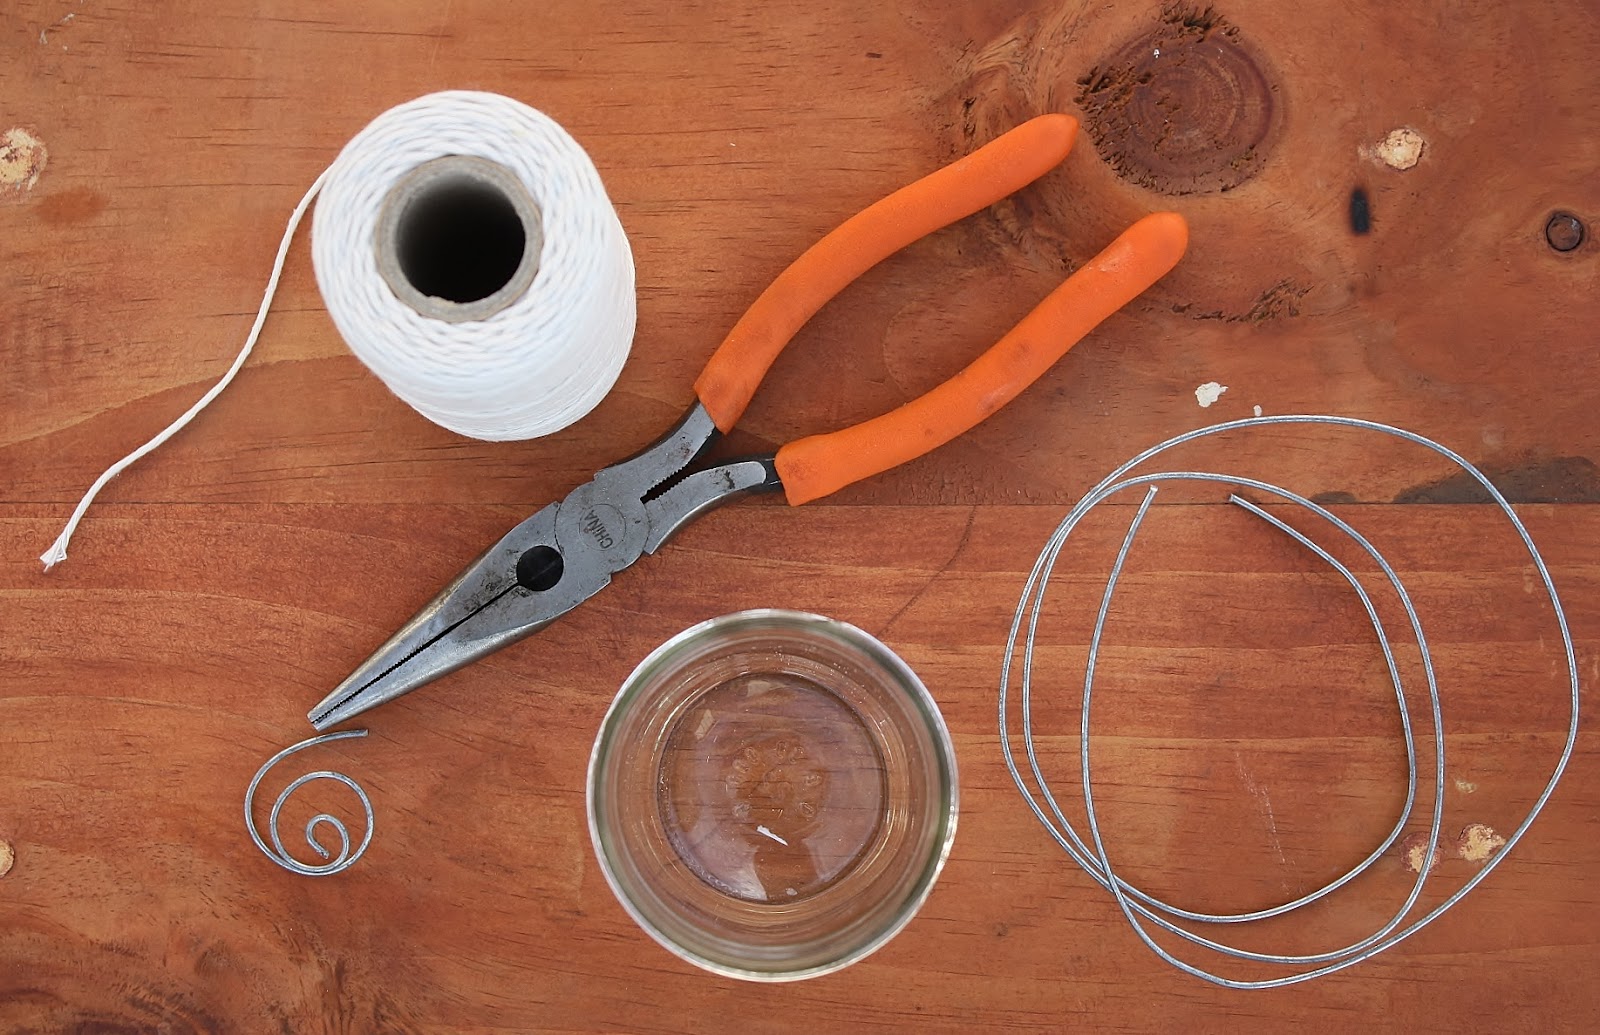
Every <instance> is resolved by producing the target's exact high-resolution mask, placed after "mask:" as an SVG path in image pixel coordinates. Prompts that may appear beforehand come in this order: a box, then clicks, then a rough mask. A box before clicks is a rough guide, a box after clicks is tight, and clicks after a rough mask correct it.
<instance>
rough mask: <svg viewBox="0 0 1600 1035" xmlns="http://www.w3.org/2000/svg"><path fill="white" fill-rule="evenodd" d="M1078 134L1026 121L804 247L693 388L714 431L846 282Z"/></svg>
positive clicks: (1010, 186) (1047, 159) (1013, 181)
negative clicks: (708, 415)
mask: <svg viewBox="0 0 1600 1035" xmlns="http://www.w3.org/2000/svg"><path fill="white" fill-rule="evenodd" d="M1077 133H1078V120H1077V119H1074V118H1072V117H1071V116H1070V115H1040V116H1039V117H1038V118H1034V119H1029V120H1028V121H1027V122H1024V123H1023V124H1022V125H1020V126H1018V127H1017V128H1016V129H1013V130H1011V131H1010V132H1008V133H1005V134H1004V135H1002V136H1000V137H997V138H996V139H995V140H993V141H991V142H990V143H988V144H985V145H984V146H983V147H981V148H979V149H978V150H976V151H974V152H973V153H972V154H970V155H967V156H966V157H965V158H962V159H959V160H957V161H955V162H953V163H952V164H950V165H947V166H945V167H944V168H943V169H940V170H938V171H937V172H934V173H930V174H929V175H927V176H925V177H923V178H922V179H920V180H918V181H917V182H915V183H913V184H911V185H909V186H907V187H902V188H901V189H900V190H897V191H895V192H894V193H893V194H891V195H889V196H888V197H886V198H884V199H882V200H881V201H878V202H876V203H874V204H872V205H870V206H868V207H867V208H866V209H864V210H862V211H861V212H860V213H859V214H857V215H855V216H852V217H851V218H849V219H847V220H845V221H844V222H843V223H841V224H840V225H839V227H838V229H836V230H834V231H833V232H832V233H831V234H829V235H828V236H826V237H824V238H823V239H822V240H820V241H818V242H817V243H816V244H814V245H812V246H811V247H810V248H809V249H807V250H806V252H805V254H803V255H801V256H800V258H798V259H796V260H795V261H794V263H793V264H791V265H790V266H789V268H788V269H786V270H784V271H783V272H782V273H780V274H778V277H777V279H776V280H774V281H773V282H772V285H771V286H770V287H768V288H767V290H765V291H763V292H762V293H761V297H760V298H757V299H756V301H755V304H754V305H752V306H751V307H750V309H749V311H748V312H746V313H745V314H744V316H743V317H741V318H740V320H739V322H738V323H737V324H734V327H733V330H732V331H729V332H728V337H727V338H726V339H724V340H723V342H722V344H721V345H720V346H718V347H717V351H716V352H715V353H713V354H712V356H711V360H710V362H708V363H707V364H706V368H705V370H704V371H703V372H702V373H701V374H700V377H699V379H698V380H696V381H695V383H694V390H695V394H696V395H697V396H699V397H700V402H701V404H702V405H704V406H705V408H706V412H707V413H709V414H710V415H711V419H712V420H714V421H715V422H716V424H717V427H718V428H719V429H721V430H722V431H724V432H726V431H730V430H732V428H733V426H734V424H735V423H737V421H738V420H739V417H740V415H741V414H743V413H744V409H745V407H746V406H748V405H750V400H751V398H752V397H753V396H754V395H755V394H756V388H757V387H759V386H760V384H761V379H762V378H763V377H765V376H766V373H767V368H769V367H771V366H772V362H773V360H775V359H777V358H778V353H780V352H782V351H783V347H784V346H785V345H787V344H789V339H790V338H793V337H794V335H795V332H797V331H799V330H800V328H801V327H802V326H804V325H805V322H806V321H807V320H809V319H811V317H812V316H813V315H815V313H816V311H817V310H818V309H821V308H822V307H823V305H825V304H826V303H827V302H828V300H829V299H831V298H832V297H833V296H834V295H837V294H838V293H839V292H840V291H842V290H843V289H844V288H845V286H846V285H848V284H849V283H850V282H851V281H853V280H855V279H856V278H857V277H859V276H861V274H863V273H865V272H866V271H867V270H869V269H871V268H872V267H873V266H876V265H877V264H878V263H880V262H882V261H883V260H884V259H886V258H888V257H889V256H890V255H893V254H894V253H895V252H897V251H899V250H900V249H901V248H904V247H905V246H906V245H908V244H910V243H911V242H912V241H915V240H918V239H919V238H923V237H926V236H927V235H928V234H931V233H932V232H933V231H935V230H937V229H939V228H940V227H943V226H948V225H950V224H951V223H954V222H955V221H956V220H958V219H962V218H964V217H966V216H970V215H972V213H974V212H976V211H978V210H979V209H982V208H986V207H988V206H989V205H992V204H994V203H995V202H996V201H999V200H1000V199H1001V198H1003V197H1005V196H1006V195H1008V194H1012V193H1015V192H1016V191H1018V190H1020V189H1021V188H1023V187H1025V186H1027V185H1028V184H1030V183H1032V182H1033V181H1034V180H1037V179H1038V178H1039V177H1041V176H1043V175H1044V174H1045V173H1046V172H1049V171H1050V170H1051V169H1052V168H1054V167H1055V166H1056V165H1058V164H1059V163H1060V162H1061V160H1062V159H1063V158H1065V157H1066V156H1067V152H1068V151H1070V150H1071V149H1072V141H1073V139H1074V138H1075V137H1076V136H1077Z"/></svg>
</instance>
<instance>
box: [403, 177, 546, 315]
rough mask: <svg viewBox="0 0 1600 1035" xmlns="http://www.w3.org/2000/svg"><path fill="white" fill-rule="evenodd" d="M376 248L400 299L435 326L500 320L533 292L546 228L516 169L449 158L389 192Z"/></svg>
mask: <svg viewBox="0 0 1600 1035" xmlns="http://www.w3.org/2000/svg"><path fill="white" fill-rule="evenodd" d="M373 246H374V250H375V252H376V257H377V263H378V272H379V273H380V274H381V275H382V277H383V279H384V282H385V283H387V284H388V285H389V289H390V290H391V291H393V292H394V295H395V297H396V298H398V299H400V301H402V302H404V303H405V304H406V305H408V306H410V307H411V308H412V309H414V310H416V311H417V312H418V313H420V314H421V315H423V316H426V317H429V318H431V319H435V320H443V321H446V322H449V323H465V322H467V321H471V320H484V319H487V318H488V317H490V316H493V315H494V314H495V313H498V312H500V311H501V310H502V309H504V308H506V307H507V306H509V305H511V303H513V302H515V301H516V300H517V299H518V298H521V297H522V295H523V294H524V293H525V292H526V291H527V290H528V288H529V286H530V285H532V283H533V278H534V276H535V275H536V274H537V273H538V272H539V256H540V253H541V252H542V251H543V249H544V224H543V219H542V217H541V214H540V211H539V206H538V204H537V203H536V202H535V201H534V199H533V196H532V195H531V194H529V193H528V188H527V187H526V186H524V184H523V183H522V181H521V180H520V179H519V178H518V177H517V175H516V174H515V173H513V172H512V171H511V170H510V169H508V168H506V167H505V166H503V165H501V164H500V163H498V162H492V161H489V160H488V159H486V158H476V157H470V156H467V155H447V156H445V157H443V158H435V159H433V160H432V161H429V162H424V163H423V164H422V165H419V166H417V167H416V168H415V169H413V170H411V171H410V172H409V173H407V174H406V175H405V177H404V178H402V179H401V180H400V181H399V182H398V183H396V184H395V185H394V186H393V187H392V188H390V190H389V193H388V196H387V197H386V198H384V202H383V208H382V209H381V210H380V212H379V214H378V229H377V234H376V240H375V241H374V242H373Z"/></svg>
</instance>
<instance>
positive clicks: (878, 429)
mask: <svg viewBox="0 0 1600 1035" xmlns="http://www.w3.org/2000/svg"><path fill="white" fill-rule="evenodd" d="M1188 244H1189V226H1188V224H1187V223H1185V222H1184V220H1183V217H1182V216H1180V215H1178V214H1177V213H1176V212H1156V213H1154V214H1152V215H1148V216H1145V217H1144V218H1143V219H1141V220H1139V221H1138V222H1137V223H1135V224H1133V226H1131V227H1129V228H1128V229H1127V230H1125V231H1124V232H1123V234H1122V236H1121V237H1118V238H1117V239H1116V240H1115V241H1113V242H1111V245H1110V246H1109V247H1108V248H1106V250H1105V251H1103V252H1101V253H1100V254H1099V255H1096V256H1095V257H1094V258H1093V259H1092V260H1090V262H1089V264H1088V265H1087V266H1085V267H1083V268H1082V269H1080V270H1078V272H1076V273H1074V274H1073V275H1072V276H1071V277H1069V278H1067V280H1066V282H1065V283H1063V284H1062V285H1061V286H1060V287H1058V288H1056V289H1055V290H1054V291H1053V292H1051V293H1050V294H1049V296H1047V297H1046V298H1045V300H1044V301H1043V302H1040V303H1039V306H1038V308H1036V309H1034V311H1033V312H1031V313H1029V314H1028V315H1027V316H1025V317H1023V319H1022V322H1021V323H1019V324H1017V325H1016V327H1014V328H1012V330H1011V331H1010V333H1008V334H1007V335H1006V336H1005V337H1004V338H1001V339H1000V340H999V341H998V342H996V343H995V345H994V346H993V347H992V348H990V349H989V351H988V352H985V353H984V354H983V355H981V356H979V357H978V358H977V359H975V360H973V361H972V362H971V363H970V364H968V365H967V367H966V368H965V369H964V370H962V371H961V372H960V373H958V374H956V375H955V376H954V377H952V378H951V379H950V380H948V381H946V382H945V383H944V384H941V385H939V386H938V387H937V388H934V389H933V390H932V391H930V392H928V393H927V394H926V395H923V396H921V397H919V398H916V399H913V400H911V401H910V402H908V403H906V404H905V405H903V406H901V407H899V408H898V409H895V410H892V411H890V412H889V413H886V414H884V415H883V416H881V417H874V418H872V419H871V420H868V421H865V422H863V423H861V424H857V425H856V426H854V427H851V428H845V429H843V430H842V431H835V432H832V433H830V434H826V435H813V436H811V437H810V438H803V439H800V440H798V441H795V442H791V443H789V444H788V445H786V446H784V447H783V448H782V449H780V450H778V457H777V467H778V474H779V476H780V477H781V478H782V479H783V489H784V494H785V495H786V496H787V497H788V499H789V503H790V504H792V505H794V506H798V505H800V504H802V503H805V502H807V501H809V500H814V499H818V498H819V497H822V496H826V495H828V494H829V493H831V492H834V491H836V490H838V489H841V488H843V487H844V486H846V485H849V484H850V483H851V482H855V481H860V480H861V479H862V478H866V477H869V476H871V475H874V474H878V473H880V472H882V471H887V470H888V469H889V468H891V467H894V466H896V465H898V464H903V463H905V462H906V461H907V460H911V459H914V458H916V457H919V456H921V455H922V454H924V453H926V452H928V451H929V450H932V449H935V448H937V447H939V446H942V445H944V444H945V443H946V442H948V441H950V440H951V439H953V438H955V437H956V436H957V435H960V434H962V433H963V432H965V431H967V430H968V429H969V428H972V427H973V426H975V425H976V424H978V422H980V421H982V420H983V419H984V418H985V417H988V416H989V415H990V414H992V413H994V412H995V411H996V410H998V409H1000V407H1002V406H1004V405H1005V404H1006V403H1008V402H1010V401H1011V400H1012V399H1014V398H1016V397H1017V395H1018V393H1020V392H1021V391H1022V390H1023V389H1024V388H1026V387H1028V386H1029V385H1030V384H1032V383H1033V382H1034V381H1036V380H1037V379H1038V378H1039V376H1040V375H1041V374H1043V373H1044V372H1045V371H1046V370H1048V369H1050V367H1051V366H1052V365H1053V364H1054V363H1055V361H1056V360H1058V359H1060V358H1061V357H1062V356H1063V355H1064V354H1065V353H1066V351H1067V350H1068V349H1070V348H1071V347H1072V346H1073V345H1075V344H1076V343H1077V342H1078V340H1079V339H1081V338H1082V337H1083V336H1084V335H1085V334H1088V333H1089V332H1090V331H1091V330H1093V329H1094V328H1095V327H1096V326H1097V325H1098V324H1099V323H1100V321H1102V320H1104V319H1105V318H1106V317H1108V316H1110V315H1111V314H1112V313H1114V312H1116V311H1117V310H1118V309H1121V308H1122V307H1123V306H1125V305H1127V304H1128V303H1129V302H1131V301H1132V300H1133V299H1134V298H1135V297H1137V296H1138V295H1139V293H1140V292H1142V291H1144V290H1145V289H1146V288H1148V287H1149V286H1150V285H1152V284H1154V283H1155V282H1156V281H1158V280H1160V279H1161V278H1162V277H1163V276H1165V275H1166V273H1167V271H1168V270H1170V269H1172V267H1174V266H1176V265H1177V264H1178V260H1179V259H1181V258H1182V257H1183V252H1184V249H1185V248H1187V247H1188Z"/></svg>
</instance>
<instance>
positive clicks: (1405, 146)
mask: <svg viewBox="0 0 1600 1035" xmlns="http://www.w3.org/2000/svg"><path fill="white" fill-rule="evenodd" d="M1427 147H1428V142H1427V141H1426V140H1424V139H1423V137H1422V134H1421V133H1418V132H1417V131H1416V130H1414V129H1412V128H1411V127H1409V126H1402V127H1401V128H1399V129H1395V130H1390V131H1389V135H1388V136H1386V137H1384V138H1383V139H1382V140H1380V141H1378V143H1377V144H1376V145H1374V146H1373V148H1372V151H1371V155H1372V157H1373V158H1376V159H1377V160H1378V161H1380V162H1382V163H1383V164H1384V165H1387V166H1388V167H1389V168H1391V169H1398V170H1399V171H1401V172H1404V171H1405V170H1407V169H1412V168H1415V167H1416V165H1417V163H1418V162H1420V161H1422V152H1423V151H1425V150H1427Z"/></svg>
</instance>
